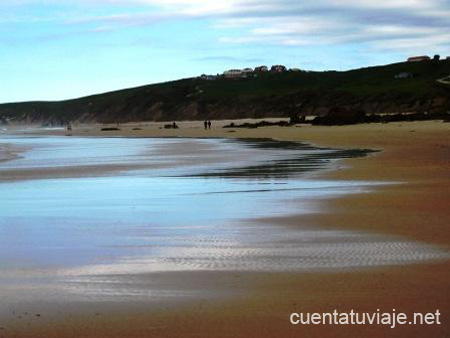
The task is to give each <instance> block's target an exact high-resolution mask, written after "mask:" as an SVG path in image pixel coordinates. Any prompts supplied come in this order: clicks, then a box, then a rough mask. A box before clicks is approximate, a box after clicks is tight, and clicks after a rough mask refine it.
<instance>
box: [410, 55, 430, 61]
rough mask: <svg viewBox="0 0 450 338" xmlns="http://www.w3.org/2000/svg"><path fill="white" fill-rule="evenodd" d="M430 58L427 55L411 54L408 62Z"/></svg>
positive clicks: (428, 59)
mask: <svg viewBox="0 0 450 338" xmlns="http://www.w3.org/2000/svg"><path fill="white" fill-rule="evenodd" d="M430 60H431V58H430V57H429V56H428V55H422V56H413V57H410V58H408V62H420V61H430Z"/></svg>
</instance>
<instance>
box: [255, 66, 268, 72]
mask: <svg viewBox="0 0 450 338" xmlns="http://www.w3.org/2000/svg"><path fill="white" fill-rule="evenodd" d="M268 71H269V68H267V66H259V67H255V73H265V72H268Z"/></svg>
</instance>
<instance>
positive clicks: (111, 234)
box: [0, 137, 448, 301]
mask: <svg viewBox="0 0 450 338" xmlns="http://www.w3.org/2000/svg"><path fill="white" fill-rule="evenodd" d="M2 142H6V143H8V142H9V143H10V144H12V146H15V147H28V148H29V149H30V150H29V151H25V152H24V153H22V154H21V155H22V156H21V158H16V159H12V160H10V161H7V162H4V163H2V164H1V166H0V181H1V183H0V205H1V208H2V216H1V218H0V269H1V271H2V274H1V276H0V295H4V296H5V297H8V299H9V300H10V301H14V300H16V299H18V298H27V297H37V298H39V297H44V296H43V295H45V298H46V299H49V298H51V297H52V296H54V297H56V298H58V299H59V298H61V297H63V296H65V297H68V299H71V297H75V298H76V297H78V298H79V299H83V298H88V299H96V298H99V299H102V298H104V297H109V296H113V297H117V296H124V297H142V296H143V295H146V296H148V297H150V298H152V297H156V296H155V295H158V297H161V295H166V296H167V295H175V294H176V295H178V294H179V293H182V294H185V295H189V296H192V295H193V294H194V295H195V294H197V293H198V292H201V290H191V291H190V292H187V291H186V292H184V293H183V290H181V289H182V287H183V283H178V284H177V285H178V291H176V290H174V289H172V290H166V289H165V288H164V284H165V283H164V282H159V283H151V282H149V277H148V276H149V275H152V274H153V276H154V275H155V274H158V275H159V274H164V273H192V272H208V271H210V272H220V271H236V272H239V271H251V272H315V271H318V270H319V271H321V270H324V271H325V270H326V271H330V270H331V271H332V270H334V269H336V270H339V271H340V270H342V269H349V268H351V269H353V268H366V267H373V266H386V265H397V264H407V263H415V262H421V261H426V260H435V259H439V258H443V257H448V254H447V253H446V252H444V251H442V250H439V249H438V248H436V247H433V246H429V245H424V244H420V243H416V242H408V241H404V240H401V239H397V238H391V237H387V236H378V235H372V234H367V233H357V232H351V231H331V230H324V229H317V228H312V227H310V226H309V225H308V224H298V226H297V227H295V228H292V227H291V228H286V227H282V226H280V225H277V224H276V223H274V224H269V223H264V224H263V223H260V222H258V221H257V219H258V218H275V217H279V216H285V215H290V214H300V213H303V214H310V213H319V212H321V210H320V205H319V203H318V202H319V201H320V200H321V199H324V198H329V197H332V196H340V195H342V194H349V193H360V192H364V191H368V189H370V188H371V185H372V184H369V183H367V182H352V181H324V180H317V179H314V178H313V177H310V176H311V175H310V174H313V173H314V172H316V171H317V170H319V169H329V168H332V167H333V165H334V163H335V162H334V160H336V159H342V158H348V157H357V156H364V155H366V154H368V153H370V151H367V150H334V149H321V148H315V147H311V146H309V145H306V144H301V143H295V142H278V141H271V140H251V141H250V140H238V141H236V140H234V141H231V140H224V139H124V138H75V137H74V138H63V137H41V138H15V137H9V138H6V139H5V140H3V141H2ZM50 177H51V178H50ZM150 280H152V279H151V277H150ZM163 280H164V279H163ZM175 289H176V288H175ZM50 290H51V292H50Z"/></svg>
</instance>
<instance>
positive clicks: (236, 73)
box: [223, 69, 242, 78]
mask: <svg viewBox="0 0 450 338" xmlns="http://www.w3.org/2000/svg"><path fill="white" fill-rule="evenodd" d="M223 76H225V77H226V78H235V77H241V76H242V70H241V69H229V70H226V71H224V72H223Z"/></svg>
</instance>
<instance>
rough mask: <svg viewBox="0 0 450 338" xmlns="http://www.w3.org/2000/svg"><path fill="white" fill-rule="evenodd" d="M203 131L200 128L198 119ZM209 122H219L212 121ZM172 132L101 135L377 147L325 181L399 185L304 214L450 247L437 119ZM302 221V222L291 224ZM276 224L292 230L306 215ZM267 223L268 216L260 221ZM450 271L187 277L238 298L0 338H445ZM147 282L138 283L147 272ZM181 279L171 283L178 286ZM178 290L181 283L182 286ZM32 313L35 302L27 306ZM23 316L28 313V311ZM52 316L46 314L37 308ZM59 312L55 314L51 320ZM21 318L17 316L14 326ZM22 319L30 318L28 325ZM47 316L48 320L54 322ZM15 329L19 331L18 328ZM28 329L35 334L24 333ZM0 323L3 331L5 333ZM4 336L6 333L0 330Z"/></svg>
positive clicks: (447, 154)
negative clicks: (417, 321)
mask: <svg viewBox="0 0 450 338" xmlns="http://www.w3.org/2000/svg"><path fill="white" fill-rule="evenodd" d="M199 125H200V123H199ZM213 125H217V123H214V124H213ZM180 126H181V129H179V130H161V129H157V127H155V126H153V125H152V126H145V125H141V128H142V129H143V130H140V131H132V130H131V129H132V128H135V126H133V127H129V130H128V129H127V128H128V127H124V126H122V127H121V128H122V129H123V130H122V131H120V132H118V133H116V132H108V133H110V134H109V135H117V136H120V135H123V136H137V137H142V136H189V137H211V136H213V137H223V136H226V137H229V136H233V137H275V138H279V139H286V140H301V141H309V142H312V143H315V144H319V145H323V146H334V147H336V146H337V147H352V148H355V147H356V148H357V147H364V148H375V149H380V150H383V151H382V152H380V153H377V154H375V155H371V156H370V157H368V158H364V159H349V160H346V161H345V163H343V165H342V167H341V168H339V169H340V170H337V171H330V172H328V173H327V174H326V176H327V178H333V179H344V180H345V179H349V180H354V179H361V180H375V181H379V180H383V181H392V182H398V184H395V185H389V186H381V187H378V188H377V190H376V191H375V192H373V193H369V194H360V195H350V196H346V197H344V198H339V199H331V200H329V201H324V206H325V207H327V208H328V210H329V213H326V214H322V215H314V216H308V217H310V218H309V221H311V222H314V223H315V224H317V225H320V226H321V227H324V228H329V229H358V230H364V231H369V232H375V233H387V234H391V235H396V236H401V238H407V239H413V240H419V241H422V242H426V243H432V244H437V245H440V246H441V247H442V248H444V249H446V250H448V244H449V240H450V230H449V228H448V224H450V213H449V212H448V205H449V201H450V181H449V174H448V173H449V172H450V171H449V169H450V166H449V159H450V137H449V136H450V125H449V124H443V123H441V122H420V123H415V122H414V123H401V124H388V125H379V124H374V125H361V126H349V127H310V126H305V127H301V128H261V129H257V130H236V131H235V132H233V133H229V130H223V129H219V128H217V129H213V130H211V131H204V130H202V128H201V127H197V125H196V124H194V123H186V124H185V125H183V124H182V123H180ZM77 133H79V134H80V135H93V136H94V135H102V136H103V135H105V134H104V132H99V131H98V127H97V126H95V127H94V128H92V127H83V129H80V130H77V128H76V129H75V131H74V132H73V134H74V135H76V134H77ZM298 217H300V218H298ZM298 217H296V216H292V217H284V218H277V219H276V222H278V223H279V224H280V225H286V226H288V227H296V226H297V225H298V224H301V223H302V222H303V221H304V219H302V218H301V217H305V216H298ZM267 221H268V222H273V221H274V220H273V219H271V220H267ZM449 271H450V264H449V262H448V261H444V262H441V263H432V264H418V265H412V266H411V265H410V266H400V267H390V268H375V269H370V270H366V271H360V270H357V271H346V272H340V273H316V274H298V273H276V274H270V273H258V274H255V273H239V274H236V273H226V272H216V273H196V274H192V275H190V276H188V277H184V278H185V279H184V280H183V282H185V283H186V284H188V285H192V287H193V288H197V287H198V283H201V286H200V287H201V288H202V289H205V290H207V289H208V288H210V289H215V288H217V287H218V285H219V288H220V287H222V288H223V290H237V291H240V292H241V294H240V297H239V299H237V298H236V297H224V298H220V299H216V300H214V299H213V300H211V299H207V298H205V299H198V300H195V301H192V302H188V303H186V304H179V303H176V304H173V305H166V308H163V309H161V307H155V308H153V307H150V306H148V305H146V304H145V303H144V304H135V303H127V302H121V303H120V304H114V303H102V304H89V305H86V304H74V305H72V306H66V307H63V308H57V309H53V310H52V309H51V308H50V307H49V308H48V309H33V310H36V311H41V312H40V314H42V316H40V317H36V316H33V315H25V314H20V315H19V314H17V315H16V316H15V317H14V319H13V322H12V323H11V324H10V325H9V326H8V328H6V329H7V330H5V329H4V330H2V331H0V335H2V334H3V335H4V336H5V337H8V336H13V334H14V333H17V334H18V335H19V336H28V337H34V336H47V337H80V336H83V337H194V336H195V337H231V336H233V337H278V336H282V337H298V336H308V337H328V336H329V337H336V336H337V337H348V336H368V337H380V336H395V337H423V336H429V337H444V336H446V335H448V334H449V315H448V312H449V311H450V296H449V293H448V290H449V286H450V272H449ZM142 278H143V279H145V278H146V277H145V276H142ZM178 279H179V278H178V276H177V275H176V274H174V275H172V280H173V283H175V285H176V283H177V281H178ZM178 282H179V281H178ZM30 307H32V305H30ZM24 308H26V306H24ZM393 308H395V309H396V310H397V312H400V311H402V312H405V313H408V314H410V313H412V312H435V310H436V309H440V311H441V313H443V315H442V316H443V318H442V325H422V326H413V325H406V326H403V327H399V328H396V329H390V328H388V327H387V326H376V325H373V326H364V327H362V326H327V325H325V326H323V325H317V326H313V325H311V326H292V325H291V324H290V323H289V315H290V313H291V312H331V311H333V310H334V309H338V310H339V311H349V310H350V309H354V310H355V311H358V312H364V311H368V312H374V311H376V310H377V309H380V310H382V311H388V312H390V311H391V310H392V309H393ZM45 311H47V313H46V314H45V316H44V312H45ZM52 311H54V313H57V312H58V311H59V312H60V313H59V315H58V316H51V314H52ZM18 316H21V317H22V318H18ZM27 316H28V317H27ZM49 317H51V319H49ZM14 321H15V324H14ZM24 323H30V326H25V325H23V324H24ZM0 326H1V325H0ZM2 332H3V333H2Z"/></svg>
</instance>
